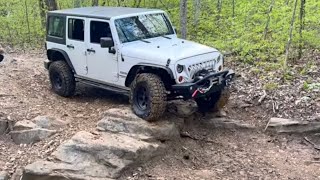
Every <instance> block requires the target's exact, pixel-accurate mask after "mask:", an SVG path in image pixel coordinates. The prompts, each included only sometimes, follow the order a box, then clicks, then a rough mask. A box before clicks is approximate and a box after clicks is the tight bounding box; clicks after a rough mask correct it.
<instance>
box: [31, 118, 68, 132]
mask: <svg viewBox="0 0 320 180" xmlns="http://www.w3.org/2000/svg"><path fill="white" fill-rule="evenodd" d="M32 121H33V122H34V123H35V124H36V125H38V126H39V127H41V128H44V129H51V130H58V129H62V128H63V127H65V126H66V125H67V124H68V122H65V121H61V120H58V119H56V118H53V117H48V116H38V117H36V118H34V119H33V120H32Z"/></svg>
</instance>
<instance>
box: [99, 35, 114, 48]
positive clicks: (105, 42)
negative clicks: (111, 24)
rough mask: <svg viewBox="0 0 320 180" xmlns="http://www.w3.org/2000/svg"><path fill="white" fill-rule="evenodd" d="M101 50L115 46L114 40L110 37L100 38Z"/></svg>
mask: <svg viewBox="0 0 320 180" xmlns="http://www.w3.org/2000/svg"><path fill="white" fill-rule="evenodd" d="M100 45H101V48H111V47H113V46H114V43H113V40H112V38H110V37H102V38H100Z"/></svg>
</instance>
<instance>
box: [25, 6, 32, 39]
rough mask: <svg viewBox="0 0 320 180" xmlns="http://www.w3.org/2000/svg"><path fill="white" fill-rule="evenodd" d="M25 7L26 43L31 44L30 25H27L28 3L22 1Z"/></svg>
mask: <svg viewBox="0 0 320 180" xmlns="http://www.w3.org/2000/svg"><path fill="white" fill-rule="evenodd" d="M24 5H25V15H26V23H27V28H28V43H30V42H31V37H30V36H31V31H30V24H29V13H28V3H27V0H25V1H24Z"/></svg>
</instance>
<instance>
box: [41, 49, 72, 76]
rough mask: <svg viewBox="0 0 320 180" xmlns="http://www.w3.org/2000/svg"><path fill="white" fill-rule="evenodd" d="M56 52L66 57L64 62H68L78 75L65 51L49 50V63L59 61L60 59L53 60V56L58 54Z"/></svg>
mask: <svg viewBox="0 0 320 180" xmlns="http://www.w3.org/2000/svg"><path fill="white" fill-rule="evenodd" d="M56 52H58V53H60V54H62V56H63V57H64V60H65V61H66V62H67V64H68V65H69V67H70V68H71V69H72V71H73V72H74V73H75V74H76V70H75V69H74V67H73V65H72V63H71V60H70V58H69V56H68V54H67V53H66V52H65V51H64V50H61V49H56V48H52V49H48V50H47V57H48V59H49V61H50V62H52V61H56V60H58V59H53V57H52V56H53V54H54V53H56Z"/></svg>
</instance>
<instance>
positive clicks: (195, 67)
mask: <svg viewBox="0 0 320 180" xmlns="http://www.w3.org/2000/svg"><path fill="white" fill-rule="evenodd" d="M215 65H216V61H215V60H209V61H204V62H201V63H197V64H192V65H190V66H189V67H188V71H189V73H190V77H191V78H192V79H194V75H195V74H196V73H197V72H199V71H200V70H204V69H206V70H209V69H213V68H214V67H215Z"/></svg>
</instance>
